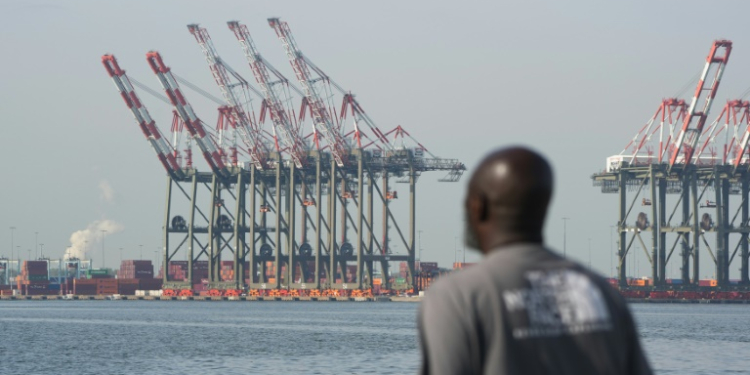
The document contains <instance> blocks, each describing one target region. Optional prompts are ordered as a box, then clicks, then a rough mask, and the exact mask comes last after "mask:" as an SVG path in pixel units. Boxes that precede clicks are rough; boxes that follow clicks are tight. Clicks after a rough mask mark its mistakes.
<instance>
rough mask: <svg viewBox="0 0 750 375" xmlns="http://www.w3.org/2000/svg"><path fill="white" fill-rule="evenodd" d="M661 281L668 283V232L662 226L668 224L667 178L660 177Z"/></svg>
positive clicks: (662, 283)
mask: <svg viewBox="0 0 750 375" xmlns="http://www.w3.org/2000/svg"><path fill="white" fill-rule="evenodd" d="M658 194H659V216H658V218H659V221H658V223H659V275H660V276H661V277H660V278H659V282H660V283H661V285H664V284H666V283H667V233H666V232H665V231H664V230H662V226H665V225H667V223H666V217H667V180H666V179H665V178H663V177H662V178H660V179H659V189H658Z"/></svg>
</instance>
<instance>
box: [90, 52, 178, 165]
mask: <svg viewBox="0 0 750 375" xmlns="http://www.w3.org/2000/svg"><path fill="white" fill-rule="evenodd" d="M102 64H104V68H105V69H106V70H107V73H109V76H110V77H112V80H113V81H114V83H115V86H116V87H117V90H118V91H119V92H120V95H122V98H123V99H124V100H125V104H126V105H127V106H128V108H129V109H130V111H131V112H132V113H133V117H135V121H136V122H137V123H138V126H139V127H140V128H141V131H142V132H143V135H145V136H146V139H147V140H148V142H149V143H150V144H151V147H153V148H154V151H156V155H157V156H158V157H159V161H161V164H162V165H163V166H164V169H166V170H167V173H168V174H169V175H170V176H171V177H172V178H182V177H184V172H183V171H182V169H181V168H180V165H179V163H178V162H177V159H176V158H175V151H176V150H175V149H174V148H173V147H172V145H170V144H169V143H168V142H167V141H166V140H165V139H164V138H162V136H161V132H159V129H158V128H157V127H156V122H155V121H154V120H153V119H152V118H151V115H150V114H149V113H148V110H147V109H146V106H144V105H143V103H142V102H141V99H140V98H138V95H137V94H136V93H135V89H134V88H133V85H132V84H131V83H130V79H129V78H128V76H127V74H125V70H123V69H121V68H120V65H119V64H118V63H117V59H116V58H115V56H113V55H109V54H108V55H104V56H102Z"/></svg>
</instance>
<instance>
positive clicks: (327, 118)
mask: <svg viewBox="0 0 750 375" xmlns="http://www.w3.org/2000/svg"><path fill="white" fill-rule="evenodd" d="M268 24H269V25H270V26H271V28H273V29H274V31H276V36H278V38H279V40H280V41H281V45H282V46H283V47H284V51H285V52H286V55H287V58H288V59H289V63H290V64H291V65H292V70H294V75H295V76H296V77H297V81H298V82H299V84H300V86H301V87H302V91H303V93H304V95H305V97H304V99H303V100H304V101H305V103H306V104H307V106H308V107H309V108H310V111H311V112H312V117H313V123H314V126H315V127H314V136H315V138H314V140H315V145H316V147H317V148H318V149H320V139H319V138H318V134H317V133H318V132H320V133H322V134H323V138H324V139H325V141H326V143H327V144H328V147H329V148H330V151H331V155H332V156H333V159H334V161H335V162H336V165H338V166H339V167H342V166H344V162H345V160H346V158H347V155H348V154H349V150H348V148H347V145H346V142H345V140H344V137H343V136H342V134H341V132H340V129H339V128H338V126H337V125H336V123H335V122H334V117H333V116H332V115H331V113H330V112H329V111H328V108H327V107H326V105H325V102H324V100H323V98H322V95H321V93H320V92H319V89H318V88H317V87H316V84H317V83H318V82H320V81H322V80H324V78H323V77H317V78H316V77H313V76H312V74H311V73H310V68H309V66H308V61H307V60H306V59H305V57H304V55H303V54H302V51H301V50H300V49H299V47H298V46H297V42H296V41H295V40H294V37H293V36H292V32H291V30H290V29H289V25H287V23H286V22H282V21H281V20H279V19H278V18H269V19H268ZM300 115H302V114H300Z"/></svg>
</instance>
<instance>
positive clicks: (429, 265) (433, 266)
mask: <svg viewBox="0 0 750 375" xmlns="http://www.w3.org/2000/svg"><path fill="white" fill-rule="evenodd" d="M437 269H438V264H437V262H420V263H419V270H420V271H428V272H429V271H435V270H437Z"/></svg>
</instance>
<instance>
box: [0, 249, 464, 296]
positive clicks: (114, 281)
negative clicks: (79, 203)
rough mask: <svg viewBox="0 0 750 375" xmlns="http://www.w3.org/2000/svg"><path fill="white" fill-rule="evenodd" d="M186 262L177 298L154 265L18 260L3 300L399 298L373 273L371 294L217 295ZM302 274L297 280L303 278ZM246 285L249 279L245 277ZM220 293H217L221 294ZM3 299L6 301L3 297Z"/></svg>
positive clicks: (1, 290)
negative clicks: (102, 265)
mask: <svg viewBox="0 0 750 375" xmlns="http://www.w3.org/2000/svg"><path fill="white" fill-rule="evenodd" d="M187 265H188V262H187V261H172V262H171V263H170V264H169V266H168V267H167V269H168V274H167V275H168V279H169V280H175V281H177V282H190V283H191V285H192V288H191V289H190V290H189V292H185V291H183V290H181V291H180V292H179V293H175V292H174V291H169V290H168V289H166V290H165V289H164V288H163V285H164V282H163V280H164V278H165V274H161V271H159V273H155V272H154V266H153V264H152V262H151V261H150V260H123V261H122V262H121V264H120V268H119V269H116V270H113V269H108V268H107V269H95V268H92V265H91V261H90V260H85V259H77V258H70V259H65V260H52V259H44V258H42V259H39V260H36V261H18V260H12V261H11V260H8V259H0V282H2V283H3V284H0V298H3V297H33V296H48V297H49V296H60V297H66V298H73V297H76V298H80V297H94V296H96V297H107V298H111V297H113V296H136V297H146V296H149V297H195V296H201V297H346V298H348V297H355V298H356V297H380V296H384V297H387V296H392V295H396V294H397V293H395V291H394V290H385V289H381V286H382V285H383V284H384V278H383V277H382V275H380V274H375V278H374V279H373V284H374V285H373V288H372V289H371V290H368V292H367V293H358V292H357V291H356V290H354V291H351V293H336V291H335V290H324V291H323V293H316V292H317V291H315V290H310V291H308V293H300V292H299V291H297V290H294V289H260V290H253V289H248V288H245V289H241V290H224V291H217V290H212V289H211V288H210V280H209V279H208V262H207V261H197V262H194V263H193V272H192V277H193V279H192V280H189V279H187V275H188V272H187ZM468 265H470V264H469V263H456V264H454V267H456V268H457V269H458V268H463V267H466V266H468ZM416 267H417V269H418V270H419V276H418V277H417V287H418V288H422V289H426V288H427V287H429V284H430V283H431V281H432V280H433V279H435V278H437V277H438V276H439V275H441V274H444V273H446V272H450V270H447V269H440V268H438V264H437V263H435V262H417V264H416ZM267 268H268V269H269V274H268V276H267V277H268V278H272V277H273V273H274V272H273V271H274V270H273V269H272V265H271V264H269V265H268V267H267ZM408 272H409V266H408V264H407V263H406V262H401V263H400V267H399V272H398V273H395V272H394V273H393V274H392V275H390V276H389V277H388V279H389V280H388V283H389V284H391V285H404V284H406V277H407V276H408ZM220 275H221V276H220V277H221V280H222V281H223V282H230V281H231V280H233V279H234V271H233V263H232V262H231V261H224V263H223V264H222V268H221V272H220ZM301 276H302V275H301V274H298V275H297V277H301ZM336 276H337V277H343V279H342V281H341V282H344V283H354V281H355V278H356V269H355V268H354V266H350V268H348V269H347V271H346V272H345V273H344V274H343V275H341V274H339V275H336ZM245 279H246V283H248V282H249V275H245ZM217 292H218V293H217ZM3 299H5V298H3Z"/></svg>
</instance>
